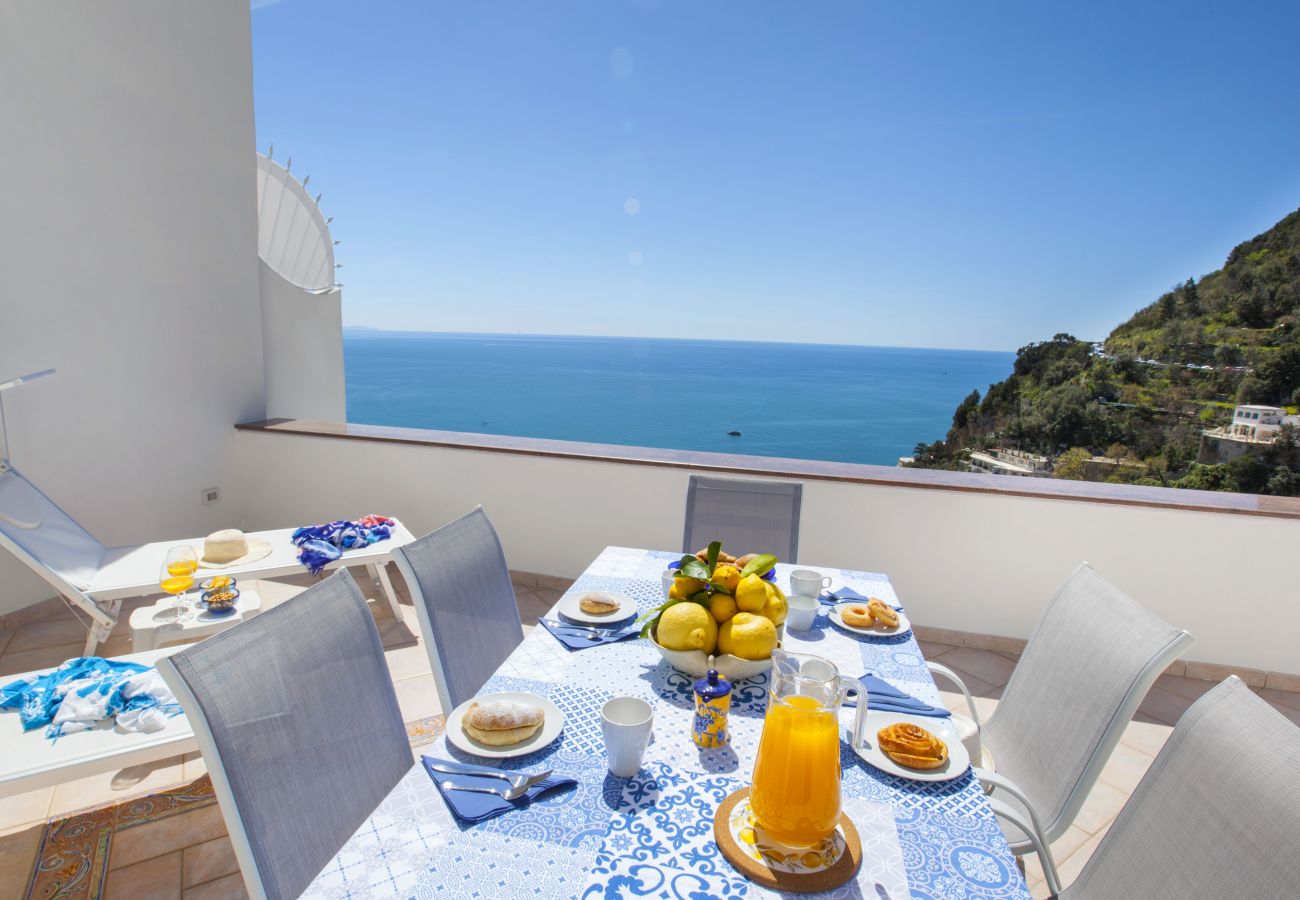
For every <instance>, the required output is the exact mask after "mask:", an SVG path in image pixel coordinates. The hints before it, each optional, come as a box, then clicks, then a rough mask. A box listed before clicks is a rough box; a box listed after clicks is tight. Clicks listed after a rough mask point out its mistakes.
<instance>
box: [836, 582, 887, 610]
mask: <svg viewBox="0 0 1300 900" xmlns="http://www.w3.org/2000/svg"><path fill="white" fill-rule="evenodd" d="M817 599H819V600H821V602H822V603H866V602H867V601H868V600H870V599H871V598H870V597H864V596H862V595H861V594H859V593H858V592H857V591H855V590H853V588H851V587H841V588H836V589H835V590H833V591H826V592H825V593H824V594H822V595H821V596H820V597H818V598H817ZM881 599H882V600H883V599H884V598H883V597H882V598H881ZM885 602H886V603H888V602H889V601H885ZM889 605H890V606H892V607H894V609H902V607H901V606H899V605H898V604H896V603H890V604H889Z"/></svg>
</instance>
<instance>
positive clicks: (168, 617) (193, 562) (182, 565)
mask: <svg viewBox="0 0 1300 900" xmlns="http://www.w3.org/2000/svg"><path fill="white" fill-rule="evenodd" d="M198 568H199V559H198V557H197V556H195V555H194V548H193V547H190V546H182V547H172V548H170V549H169V550H168V551H167V557H166V559H164V560H163V564H162V569H161V570H160V571H159V573H158V587H160V588H162V589H163V591H164V592H166V593H168V594H171V595H172V596H173V597H175V598H176V608H175V609H172V610H168V611H166V612H164V613H163V614H162V615H161V616H159V617H158V618H159V619H160V620H161V621H163V622H184V621H185V620H186V619H188V618H189V615H188V613H187V609H186V606H185V592H186V591H188V590H189V589H190V588H192V587H194V573H195V572H196V571H198Z"/></svg>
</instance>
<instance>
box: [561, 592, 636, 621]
mask: <svg viewBox="0 0 1300 900" xmlns="http://www.w3.org/2000/svg"><path fill="white" fill-rule="evenodd" d="M588 594H604V595H605V596H606V597H609V598H610V599H611V600H614V601H616V602H617V603H618V609H616V610H614V611H613V612H612V613H609V614H608V615H604V616H595V615H592V614H591V613H587V612H583V611H582V608H581V607H580V606H578V604H579V603H581V602H582V598H583V597H585V596H587V595H588ZM556 612H558V613H559V614H560V615H562V616H564V618H566V619H568V620H569V621H570V622H582V623H584V624H589V625H616V624H618V623H619V622H626V621H627V620H628V619H630V618H632V617H633V616H635V615H636V601H635V600H633V599H632V598H631V597H629V596H628V595H627V594H617V593H615V592H614V591H580V592H578V593H575V594H567V595H565V597H564V598H563V599H562V600H560V605H559V606H558V607H557V608H556Z"/></svg>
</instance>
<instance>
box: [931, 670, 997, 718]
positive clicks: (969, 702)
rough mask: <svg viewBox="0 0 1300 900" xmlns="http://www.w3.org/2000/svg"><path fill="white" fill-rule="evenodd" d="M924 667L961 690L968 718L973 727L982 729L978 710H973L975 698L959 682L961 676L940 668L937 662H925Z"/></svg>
mask: <svg viewBox="0 0 1300 900" xmlns="http://www.w3.org/2000/svg"><path fill="white" fill-rule="evenodd" d="M925 667H926V668H927V669H929V670H930V671H931V672H933V673H934V674H935V675H942V676H943V677H944V678H946V679H948V680H949V681H951V682H952V683H953V684H955V685H957V687H958V688H960V689H961V692H962V696H964V697H965V698H966V707H967V708H968V709H969V710H970V717H971V718H972V719H973V720H974V721H975V727H976V728H983V727H984V723H983V722H981V721H980V714H979V710H977V709H976V708H975V698H974V697H972V696H971V695H970V688H968V687H966V682H964V681H962V680H961V676H960V675H958V674H957V673H956V672H954V671H953V670H952V669H950V668H948V667H947V666H941V665H939V663H937V662H930V661H929V660H926V662H925Z"/></svg>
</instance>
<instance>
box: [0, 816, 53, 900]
mask: <svg viewBox="0 0 1300 900" xmlns="http://www.w3.org/2000/svg"><path fill="white" fill-rule="evenodd" d="M44 833H45V824H44V823H43V822H33V823H32V824H30V825H23V826H20V827H18V828H15V829H13V830H11V831H8V832H7V833H4V834H0V891H3V893H4V896H7V897H21V896H23V891H24V890H25V889H26V887H27V884H28V881H29V879H30V878H31V877H32V870H33V869H35V868H36V851H37V850H38V849H39V848H40V846H41V836H42V835H43V834H44Z"/></svg>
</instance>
